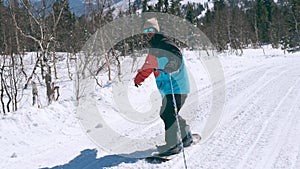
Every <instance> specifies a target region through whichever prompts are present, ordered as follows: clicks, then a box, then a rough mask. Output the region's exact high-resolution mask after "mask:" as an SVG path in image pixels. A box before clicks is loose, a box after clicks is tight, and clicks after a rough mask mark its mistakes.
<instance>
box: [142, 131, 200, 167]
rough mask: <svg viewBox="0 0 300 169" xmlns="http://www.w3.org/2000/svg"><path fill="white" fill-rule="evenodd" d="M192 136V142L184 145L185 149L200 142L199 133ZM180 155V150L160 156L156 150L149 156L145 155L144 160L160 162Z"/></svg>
mask: <svg viewBox="0 0 300 169" xmlns="http://www.w3.org/2000/svg"><path fill="white" fill-rule="evenodd" d="M192 137H193V143H192V144H191V146H189V147H184V150H185V151H186V150H189V149H191V148H192V147H193V146H194V145H197V144H199V143H200V140H201V136H200V135H199V134H192ZM180 155H182V152H180V153H178V154H173V155H169V156H160V155H159V154H158V152H154V153H153V154H152V155H151V156H149V157H146V158H145V160H146V161H147V162H150V163H161V162H166V161H169V160H172V159H173V158H175V157H177V156H180Z"/></svg>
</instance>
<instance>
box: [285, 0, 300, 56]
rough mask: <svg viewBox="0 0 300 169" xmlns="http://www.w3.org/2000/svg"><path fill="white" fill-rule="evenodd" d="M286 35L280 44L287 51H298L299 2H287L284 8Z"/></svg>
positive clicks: (293, 0) (295, 0)
mask: <svg viewBox="0 0 300 169" xmlns="http://www.w3.org/2000/svg"><path fill="white" fill-rule="evenodd" d="M286 8H287V10H286V24H287V26H288V30H287V34H286V36H284V37H283V38H282V42H281V44H282V45H283V48H284V49H287V50H288V51H299V50H300V2H299V1H298V0H289V1H288V5H287V6H286Z"/></svg>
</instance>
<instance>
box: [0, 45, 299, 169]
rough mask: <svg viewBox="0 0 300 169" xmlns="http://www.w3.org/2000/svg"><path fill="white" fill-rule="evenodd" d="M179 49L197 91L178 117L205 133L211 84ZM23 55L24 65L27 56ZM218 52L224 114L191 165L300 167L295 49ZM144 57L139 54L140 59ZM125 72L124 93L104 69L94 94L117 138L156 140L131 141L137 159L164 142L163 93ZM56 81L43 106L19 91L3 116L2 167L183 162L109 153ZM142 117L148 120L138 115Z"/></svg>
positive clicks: (69, 88) (195, 56) (68, 84)
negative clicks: (54, 95)
mask: <svg viewBox="0 0 300 169" xmlns="http://www.w3.org/2000/svg"><path fill="white" fill-rule="evenodd" d="M184 54H185V59H186V63H187V65H188V68H189V72H190V74H191V75H192V77H193V78H194V79H193V81H194V82H193V83H192V84H193V87H192V90H193V92H192V93H196V94H194V95H193V94H191V96H190V97H189V98H188V101H187V102H186V104H185V107H184V108H183V110H182V116H184V117H185V118H187V120H188V122H189V123H190V125H191V127H192V131H194V132H197V133H203V132H204V131H203V129H204V128H205V123H206V122H207V119H208V117H209V111H210V109H211V107H212V84H211V82H210V77H209V74H208V72H207V70H206V68H205V66H202V65H203V62H204V61H203V60H201V59H200V55H201V53H199V52H192V51H184ZM60 55H61V56H64V55H65V54H63V53H61V54H60ZM27 57H28V59H27V60H26V64H27V66H28V67H29V66H30V64H31V61H30V58H31V54H28V55H27ZM218 58H219V60H220V63H221V64H222V69H223V71H224V76H225V86H224V87H225V105H224V108H223V112H222V120H221V121H220V123H219V125H218V126H217V128H216V130H215V132H214V133H213V135H212V136H211V137H209V138H208V139H207V141H206V142H204V143H202V144H199V145H196V146H195V147H193V148H192V149H190V150H188V151H186V159H187V165H188V168H193V169H199V168H204V169H207V168H218V169H219V168H237V169H241V168H246V169H247V168H266V169H268V168H270V169H271V168H272V169H273V168H274V169H282V168H289V169H290V168H295V169H296V168H300V145H299V143H298V142H299V140H300V117H299V115H298V112H299V111H300V104H299V101H300V70H299V69H300V57H299V53H294V54H288V53H284V51H282V50H279V49H272V48H270V47H268V46H267V47H264V48H261V49H245V50H244V51H243V55H235V53H232V52H225V53H221V54H219V55H218ZM143 59H144V58H140V60H139V62H138V63H139V65H140V64H142V61H143ZM64 64H65V61H64V60H63V61H62V62H60V64H59V65H58V68H59V71H58V72H59V74H58V76H59V77H61V78H64V79H68V78H67V77H68V75H67V70H66V66H65V65H64ZM123 64H124V65H123V69H124V71H126V70H127V69H128V66H127V67H126V65H128V64H130V60H128V59H123ZM28 71H29V72H30V70H28ZM126 73H127V74H126V76H124V77H123V78H124V79H125V80H127V81H125V83H124V86H125V87H127V89H126V90H127V95H124V96H123V95H121V94H122V92H120V91H118V90H117V91H115V93H114V90H113V87H114V85H116V83H115V82H114V81H107V80H106V79H107V75H106V74H103V75H102V76H101V77H99V78H100V79H101V81H102V83H103V84H104V85H103V87H99V86H97V87H95V90H96V94H95V95H94V98H96V102H95V103H96V107H97V108H98V109H99V110H101V111H100V112H101V115H102V116H103V118H104V121H105V123H106V124H107V125H109V126H110V127H111V128H112V130H114V131H115V132H116V133H118V134H119V135H120V138H119V139H120V140H122V139H123V138H122V137H124V138H132V139H133V140H139V139H144V140H151V138H154V137H157V138H158V139H156V140H155V141H156V142H145V144H144V145H141V144H137V145H136V146H132V147H130V150H131V151H132V152H127V153H131V154H135V155H136V156H135V157H138V155H139V153H142V152H143V151H142V150H141V148H149V147H150V148H151V146H154V145H155V144H161V143H163V142H162V140H163V127H162V125H163V124H162V121H161V120H160V119H159V114H158V110H159V106H160V96H159V93H158V91H157V90H156V88H155V85H154V83H155V82H154V77H153V76H151V77H150V78H149V79H147V80H146V81H145V82H144V83H143V85H142V86H141V87H139V88H136V87H134V86H133V84H132V78H133V77H134V75H135V72H131V71H128V70H127V72H126ZM56 83H57V84H59V85H60V87H61V89H60V90H61V92H62V95H61V98H59V100H58V101H57V102H54V103H52V104H51V105H49V106H48V105H47V104H46V101H45V100H43V99H42V100H41V102H42V105H43V106H42V108H37V107H35V106H31V105H30V103H31V89H30V88H29V89H26V90H24V98H23V99H22V102H21V103H20V109H19V110H18V111H17V112H14V113H9V114H7V115H1V117H0V118H1V119H0V145H1V149H0V168H5V169H16V168H24V169H27V168H28V169H29V168H30V169H32V168H68V169H74V168H75V169H77V168H86V169H96V168H111V169H112V168H118V169H119V168H124V169H125V168H126V169H133V168H134V169H136V168H150V169H151V168H153V169H154V168H155V169H157V168H183V160H182V157H181V156H178V157H176V158H175V159H174V160H171V161H169V162H165V163H162V164H150V163H147V162H146V161H145V160H143V159H142V158H135V157H129V156H124V154H123V155H122V153H118V152H112V151H110V150H109V148H111V147H103V146H100V145H99V142H97V141H96V140H95V139H92V136H91V135H90V134H91V133H92V131H90V133H89V131H88V130H87V128H85V126H84V125H83V124H82V119H81V116H80V115H79V113H78V109H77V107H76V104H75V101H74V93H73V92H74V89H73V87H74V85H73V82H72V81H71V80H68V81H59V80H57V81H56ZM39 90H40V91H41V92H40V93H41V94H43V93H45V92H44V87H43V86H39ZM113 94H117V95H118V94H119V95H118V96H119V97H127V98H128V102H118V101H122V99H120V100H118V99H116V97H114V96H113ZM43 97H44V96H41V98H43ZM192 97H193V98H192ZM195 98H197V99H196V101H195V100H194V99H195ZM194 103H197V104H194ZM124 104H129V105H128V107H131V108H132V109H134V110H136V111H137V112H139V113H140V114H137V116H134V117H136V118H134V117H130V116H124V115H126V114H121V113H120V111H121V109H120V107H121V108H122V107H124ZM85 110H86V113H89V111H88V109H85ZM149 113H150V115H151V116H150V115H149ZM144 116H145V117H147V119H146V120H144V119H140V117H144ZM95 126H96V128H101V127H103V126H102V125H101V124H98V125H95ZM102 137H106V138H110V137H111V136H110V135H105V136H102ZM114 141H115V142H118V141H119V140H112V142H114ZM124 144H125V145H131V144H130V143H124ZM112 145H113V144H112Z"/></svg>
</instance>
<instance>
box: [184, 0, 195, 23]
mask: <svg viewBox="0 0 300 169" xmlns="http://www.w3.org/2000/svg"><path fill="white" fill-rule="evenodd" d="M194 13H195V12H194V6H193V5H192V4H191V3H190V2H188V4H187V6H186V16H185V19H186V20H188V21H189V22H191V23H194V21H195V14H194Z"/></svg>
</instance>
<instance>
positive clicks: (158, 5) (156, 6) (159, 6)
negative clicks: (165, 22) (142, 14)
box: [155, 0, 163, 12]
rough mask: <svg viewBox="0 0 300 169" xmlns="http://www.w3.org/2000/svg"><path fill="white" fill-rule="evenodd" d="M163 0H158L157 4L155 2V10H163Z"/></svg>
mask: <svg viewBox="0 0 300 169" xmlns="http://www.w3.org/2000/svg"><path fill="white" fill-rule="evenodd" d="M162 7H163V0H158V2H157V4H155V11H156V12H162Z"/></svg>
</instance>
